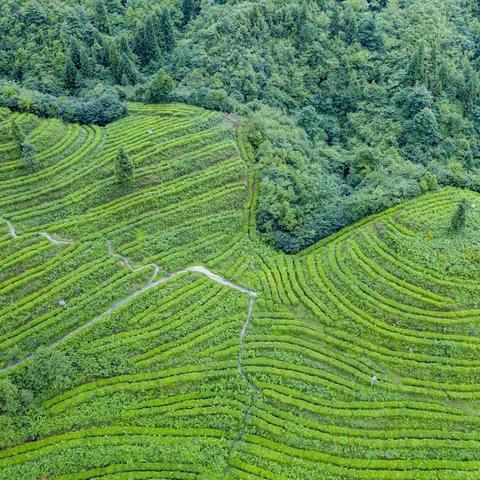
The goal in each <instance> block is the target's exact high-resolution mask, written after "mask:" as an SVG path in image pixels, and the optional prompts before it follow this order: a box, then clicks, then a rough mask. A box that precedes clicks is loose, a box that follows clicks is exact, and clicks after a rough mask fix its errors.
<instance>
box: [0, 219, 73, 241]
mask: <svg viewBox="0 0 480 480" xmlns="http://www.w3.org/2000/svg"><path fill="white" fill-rule="evenodd" d="M0 221H3V222H5V223H6V224H7V227H8V231H9V233H10V236H11V237H12V238H14V239H17V238H18V237H19V235H18V233H17V231H16V230H15V227H14V226H13V223H12V222H10V221H8V220H7V219H6V218H4V217H2V216H1V215H0ZM39 235H41V236H42V237H44V238H46V239H47V240H48V241H49V242H50V243H52V244H53V245H70V244H71V243H75V241H74V240H71V239H69V238H59V237H52V235H50V234H49V233H48V232H40V233H39Z"/></svg>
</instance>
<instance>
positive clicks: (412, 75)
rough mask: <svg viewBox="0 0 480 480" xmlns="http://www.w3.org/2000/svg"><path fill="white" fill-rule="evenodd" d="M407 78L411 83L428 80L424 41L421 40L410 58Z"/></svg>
mask: <svg viewBox="0 0 480 480" xmlns="http://www.w3.org/2000/svg"><path fill="white" fill-rule="evenodd" d="M406 78H407V82H408V83H410V85H416V84H417V83H424V82H425V80H426V64H425V45H424V44H423V42H420V44H419V45H418V47H417V48H416V50H415V52H414V54H413V56H412V58H411V60H410V63H409V65H408V69H407V75H406Z"/></svg>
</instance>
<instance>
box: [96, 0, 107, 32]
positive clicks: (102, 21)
mask: <svg viewBox="0 0 480 480" xmlns="http://www.w3.org/2000/svg"><path fill="white" fill-rule="evenodd" d="M93 7H94V10H95V18H94V21H95V26H96V27H97V29H98V30H99V31H100V32H102V33H106V34H110V32H111V25H110V20H109V18H108V14H107V9H106V8H105V4H104V3H103V0H96V1H95V4H94V6H93Z"/></svg>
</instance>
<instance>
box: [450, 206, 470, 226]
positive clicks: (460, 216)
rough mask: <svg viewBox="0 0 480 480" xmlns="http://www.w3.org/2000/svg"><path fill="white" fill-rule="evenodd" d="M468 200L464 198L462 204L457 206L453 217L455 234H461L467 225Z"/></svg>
mask: <svg viewBox="0 0 480 480" xmlns="http://www.w3.org/2000/svg"><path fill="white" fill-rule="evenodd" d="M467 211H468V207H467V199H466V198H462V200H461V201H460V203H459V204H458V205H457V209H456V210H455V213H454V214H453V217H452V230H453V232H456V233H457V232H460V231H461V230H463V229H464V228H465V224H466V223H467Z"/></svg>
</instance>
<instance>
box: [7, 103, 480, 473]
mask: <svg viewBox="0 0 480 480" xmlns="http://www.w3.org/2000/svg"><path fill="white" fill-rule="evenodd" d="M131 111H132V115H131V116H130V117H128V118H125V119H123V120H120V121H118V122H115V123H113V124H111V125H109V126H108V127H106V128H91V127H79V126H76V125H65V124H62V123H60V122H58V121H56V120H42V121H40V120H39V119H37V118H36V117H34V116H28V115H18V114H11V115H7V116H5V118H4V119H3V121H2V123H1V124H0V135H1V139H2V141H3V143H2V145H1V146H0V157H1V160H0V172H1V181H0V193H1V195H0V215H1V216H2V218H3V220H4V221H3V222H0V355H1V356H0V360H1V365H2V367H1V372H0V400H1V402H0V408H1V409H2V411H1V413H2V414H3V415H1V416H0V429H1V430H0V442H1V447H2V449H1V450H0V479H2V480H3V479H5V480H6V479H8V480H16V479H18V480H20V479H21V480H25V479H31V478H49V479H50V480H51V479H57V480H60V479H61V480H67V479H68V480H80V479H91V478H103V479H147V478H148V479H151V478H159V479H160V478H161V479H167V478H168V479H204V480H206V479H209V480H210V479H221V478H229V479H249V480H253V479H278V480H283V479H285V480H286V479H297V478H298V479H300V478H301V479H304V478H308V479H318V480H320V479H321V480H324V479H325V480H326V479H369V480H377V479H392V480H394V479H401V480H405V479H412V480H427V479H428V480H429V479H432V480H433V479H435V480H438V479H448V480H452V479H462V480H464V479H468V478H471V479H474V478H478V472H479V471H480V458H479V453H478V452H479V448H478V447H479V440H478V432H479V429H480V412H479V411H478V397H479V395H480V389H479V387H478V383H479V382H478V377H479V369H480V363H479V361H478V358H479V353H480V335H479V333H480V332H479V329H478V320H479V318H480V305H479V303H480V300H479V299H478V295H477V292H478V288H479V281H478V273H479V259H480V250H479V246H478V242H479V236H478V231H477V230H476V228H475V227H476V225H478V222H479V216H480V214H479V213H478V211H477V210H476V209H474V208H472V209H470V211H469V216H468V222H467V226H466V228H465V230H464V231H463V232H462V234H461V235H453V234H452V233H451V232H450V228H449V227H450V218H451V216H452V214H453V211H454V209H455V208H456V204H457V202H458V201H459V200H460V199H461V198H463V197H467V198H468V202H469V204H473V203H478V201H479V197H478V195H477V194H473V193H470V192H464V191H460V190H454V189H445V190H439V191H437V192H435V193H432V194H429V195H427V196H424V197H421V198H419V199H416V200H414V201H411V202H409V203H406V204H404V205H401V206H398V207H396V208H394V209H391V210H389V211H387V212H385V213H383V214H381V215H377V216H375V217H370V218H368V219H366V220H365V221H363V222H361V223H360V224H357V225H355V226H353V227H351V228H348V229H345V230H343V231H341V232H339V233H338V234H336V235H334V236H332V237H330V238H328V239H326V240H324V241H322V242H320V243H319V244H317V245H315V246H314V247H312V248H310V249H308V250H306V251H304V252H303V253H301V254H299V255H295V256H287V255H284V254H280V253H277V252H274V251H273V250H271V249H270V248H269V247H267V246H265V245H263V244H262V243H261V242H260V241H259V240H258V239H257V238H256V234H255V225H254V217H255V203H256V195H255V192H256V185H255V174H254V173H255V172H254V168H253V165H252V164H251V161H250V160H249V158H250V155H249V153H250V152H249V149H248V146H247V145H245V144H244V143H243V140H242V136H241V135H240V136H239V137H238V140H239V143H237V141H236V138H235V135H234V131H233V129H232V127H231V126H230V125H229V124H228V123H227V122H226V120H225V119H223V118H222V117H221V116H220V115H218V114H213V113H210V112H207V111H204V110H201V109H197V108H193V107H186V106H183V105H169V106H157V107H153V106H143V105H132V107H131ZM12 117H14V118H16V121H17V122H18V123H19V124H21V125H22V128H24V130H25V131H26V132H28V138H29V140H30V141H31V143H33V144H35V145H36V146H37V148H38V149H39V151H40V153H39V157H41V159H42V162H43V164H44V166H43V169H42V170H41V171H40V172H38V173H36V174H33V175H28V174H26V173H25V172H24V171H23V170H22V169H21V165H20V159H19V155H18V152H17V151H16V149H15V148H14V146H13V144H12V142H11V140H10V138H9V135H8V128H9V125H10V121H11V119H12ZM150 132H151V133H150ZM120 147H124V148H125V150H126V151H127V152H128V154H129V155H130V157H131V158H132V159H133V160H134V162H135V165H136V177H135V186H134V189H133V190H132V191H131V192H128V193H125V192H121V191H119V190H118V187H116V186H115V182H114V178H113V176H112V172H113V169H114V167H113V160H114V157H115V154H116V151H117V150H118V148H120ZM32 354H33V355H32Z"/></svg>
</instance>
